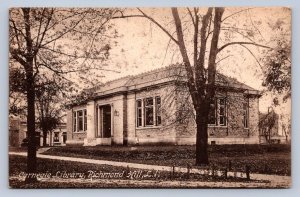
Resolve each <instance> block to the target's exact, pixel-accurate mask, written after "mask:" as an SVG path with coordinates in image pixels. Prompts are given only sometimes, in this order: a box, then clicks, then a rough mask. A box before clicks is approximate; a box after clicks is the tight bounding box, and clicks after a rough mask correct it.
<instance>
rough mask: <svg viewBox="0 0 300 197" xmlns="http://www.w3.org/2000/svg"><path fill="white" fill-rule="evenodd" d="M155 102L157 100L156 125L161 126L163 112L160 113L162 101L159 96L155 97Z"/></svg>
mask: <svg viewBox="0 0 300 197" xmlns="http://www.w3.org/2000/svg"><path fill="white" fill-rule="evenodd" d="M155 100H156V102H155V103H156V125H161V111H160V103H161V100H160V97H159V96H157V97H155Z"/></svg>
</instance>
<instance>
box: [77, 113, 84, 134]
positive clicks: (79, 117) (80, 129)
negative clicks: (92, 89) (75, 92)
mask: <svg viewBox="0 0 300 197" xmlns="http://www.w3.org/2000/svg"><path fill="white" fill-rule="evenodd" d="M77 116H78V128H77V129H78V131H83V111H81V110H80V111H78V112H77Z"/></svg>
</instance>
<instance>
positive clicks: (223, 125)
mask: <svg viewBox="0 0 300 197" xmlns="http://www.w3.org/2000/svg"><path fill="white" fill-rule="evenodd" d="M221 100H224V103H223V104H221ZM226 103H227V102H226V98H225V97H221V98H218V125H219V126H221V127H225V126H227V107H226ZM221 108H224V111H223V113H224V114H221ZM221 118H224V119H223V120H224V123H222V124H221Z"/></svg>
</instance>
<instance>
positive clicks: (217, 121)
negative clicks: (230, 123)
mask: <svg viewBox="0 0 300 197" xmlns="http://www.w3.org/2000/svg"><path fill="white" fill-rule="evenodd" d="M222 99H224V104H222V105H221V104H220V103H221V102H220V100H222ZM214 105H215V106H214V109H215V110H214V112H215V113H214V115H215V116H214V119H215V123H214V124H212V123H207V126H208V127H227V99H226V97H216V98H214ZM221 106H222V107H224V114H223V115H221V113H220V109H221ZM209 116H210V115H209ZM221 117H223V118H224V121H225V123H222V124H221V121H220V118H221Z"/></svg>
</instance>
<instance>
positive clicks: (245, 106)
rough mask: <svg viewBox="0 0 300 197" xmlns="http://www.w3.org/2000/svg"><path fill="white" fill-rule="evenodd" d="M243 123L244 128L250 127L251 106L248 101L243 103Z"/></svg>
mask: <svg viewBox="0 0 300 197" xmlns="http://www.w3.org/2000/svg"><path fill="white" fill-rule="evenodd" d="M243 124H244V128H248V127H249V107H248V103H243Z"/></svg>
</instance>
